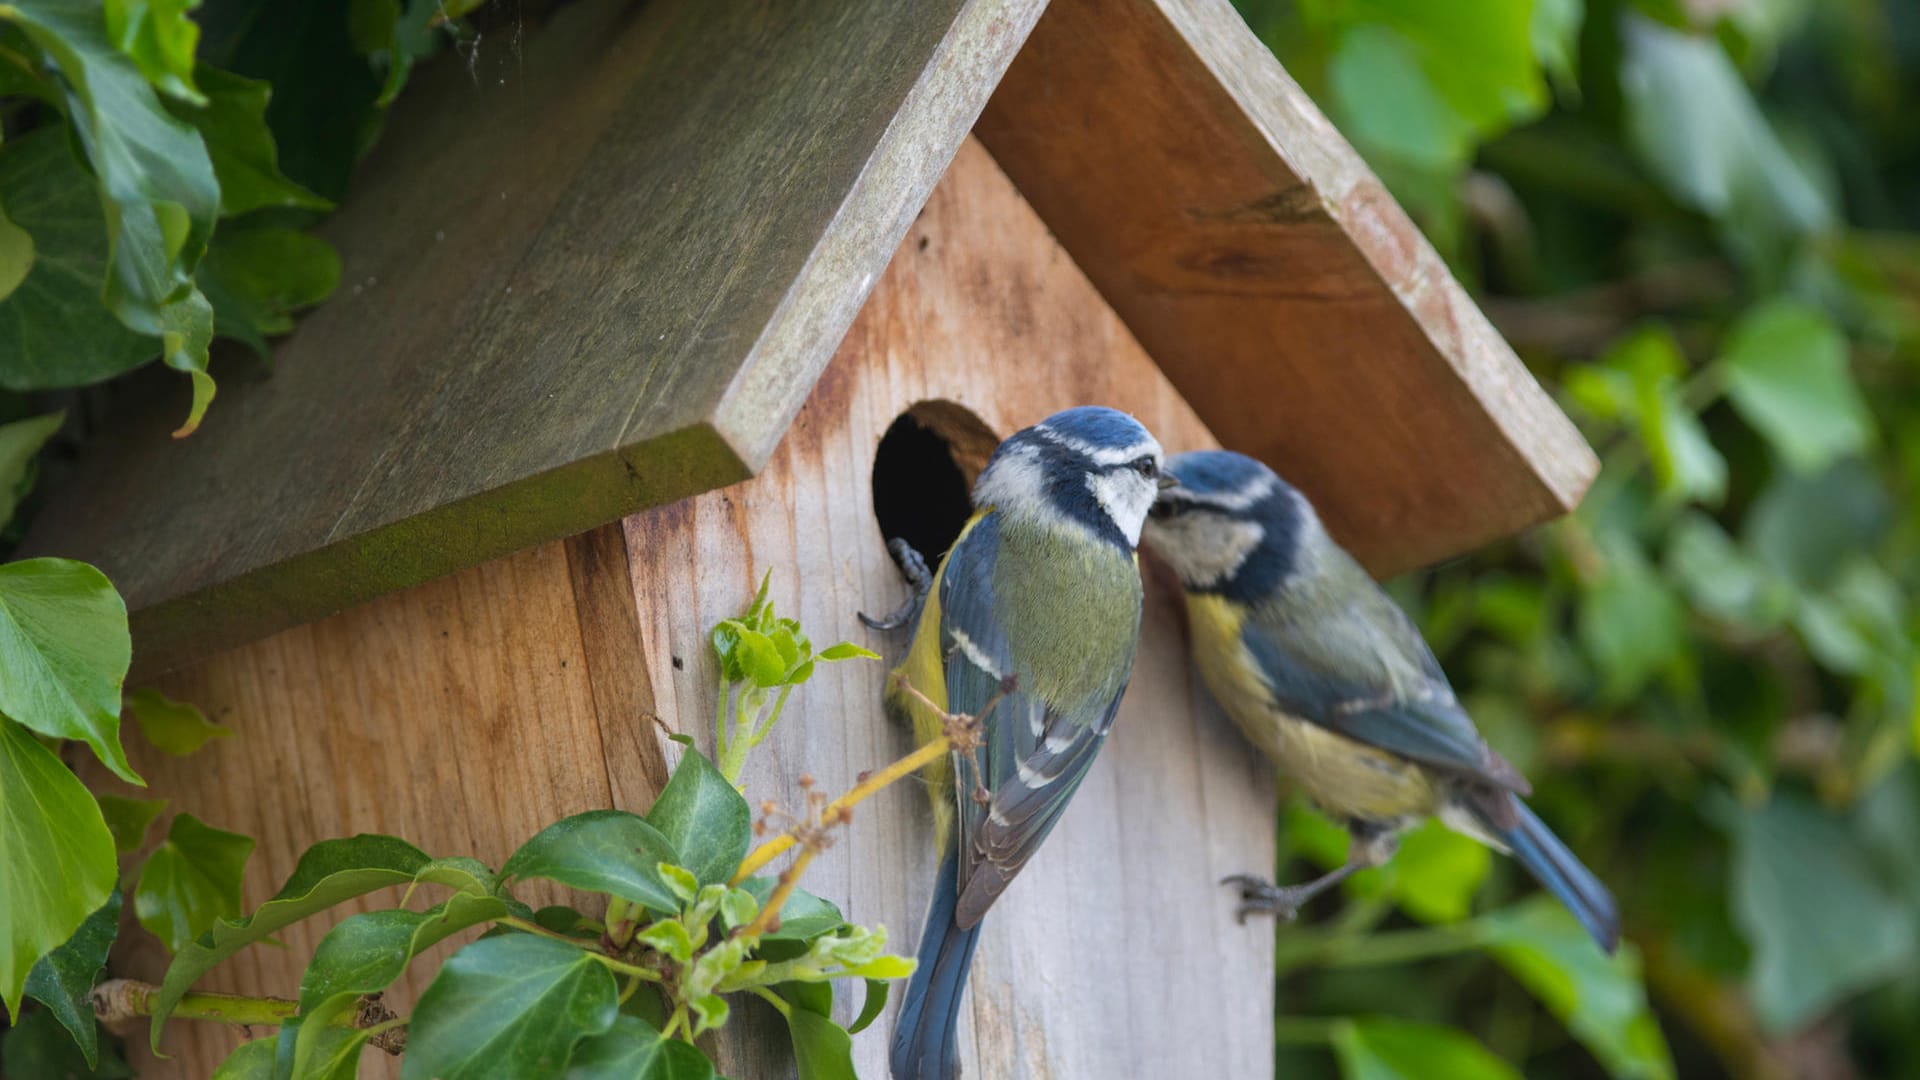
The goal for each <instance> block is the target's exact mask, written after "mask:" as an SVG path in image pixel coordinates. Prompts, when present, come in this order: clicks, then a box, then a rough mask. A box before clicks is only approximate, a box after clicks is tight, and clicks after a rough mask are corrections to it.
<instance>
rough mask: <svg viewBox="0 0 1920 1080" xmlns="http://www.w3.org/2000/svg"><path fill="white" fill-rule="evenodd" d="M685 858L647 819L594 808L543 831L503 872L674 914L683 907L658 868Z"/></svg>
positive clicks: (513, 858) (502, 873) (527, 844)
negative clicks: (583, 890) (598, 893)
mask: <svg viewBox="0 0 1920 1080" xmlns="http://www.w3.org/2000/svg"><path fill="white" fill-rule="evenodd" d="M680 861H681V860H680V855H679V853H678V852H677V851H675V850H674V846H673V842H672V841H671V840H668V839H667V838H666V837H665V836H664V835H662V834H661V832H660V830H659V829H656V828H654V827H653V826H652V825H651V824H649V823H648V822H647V820H646V819H645V818H643V817H640V816H639V815H637V814H629V813H627V812H626V811H624V810H589V811H587V812H586V813H584V814H575V815H574V816H572V817H570V818H566V819H564V820H561V821H557V822H555V823H554V824H552V825H549V826H547V827H546V828H545V829H542V830H541V831H540V833H539V835H537V836H535V837H534V838H533V839H531V840H529V841H527V842H526V843H525V844H522V845H521V846H520V850H518V851H516V852H514V853H513V857H512V858H510V859H508V860H507V864H506V865H505V866H503V867H501V868H500V876H501V877H502V878H503V879H505V878H515V877H528V878H545V879H546V880H548V881H557V882H559V883H560V884H562V885H567V886H571V887H573V888H575V889H586V890H587V891H589V892H600V893H608V894H610V895H613V896H618V897H620V898H621V899H622V900H630V901H632V902H634V903H636V904H645V905H646V906H647V907H649V908H651V909H653V910H654V911H657V912H660V913H662V914H666V915H671V914H674V913H676V912H678V911H679V910H680V899H679V897H677V896H675V895H674V893H673V890H672V889H671V888H669V887H668V886H667V883H666V882H665V881H664V880H662V879H661V877H660V868H659V867H660V864H661V863H663V862H664V863H671V864H673V865H676V866H677V865H680Z"/></svg>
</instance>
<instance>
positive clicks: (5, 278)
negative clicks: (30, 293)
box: [0, 203, 34, 300]
mask: <svg viewBox="0 0 1920 1080" xmlns="http://www.w3.org/2000/svg"><path fill="white" fill-rule="evenodd" d="M33 259H34V252H33V234H32V233H30V232H28V231H27V230H25V229H23V228H21V227H20V226H18V225H15V224H14V223H13V219H12V218H10V217H8V216H7V214H6V209H5V204H4V203H0V300H5V299H6V298H7V297H9V296H12V295H13V290H15V289H17V288H19V287H20V283H21V282H23V281H25V280H27V275H28V274H31V273H33Z"/></svg>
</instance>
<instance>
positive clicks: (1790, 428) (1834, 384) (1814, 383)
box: [1723, 300, 1873, 472]
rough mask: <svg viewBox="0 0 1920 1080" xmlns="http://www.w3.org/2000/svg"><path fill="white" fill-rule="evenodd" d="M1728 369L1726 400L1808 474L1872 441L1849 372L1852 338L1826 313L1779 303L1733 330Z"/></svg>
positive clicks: (1867, 418)
mask: <svg viewBox="0 0 1920 1080" xmlns="http://www.w3.org/2000/svg"><path fill="white" fill-rule="evenodd" d="M1723 362H1724V363H1725V364H1726V368H1727V396H1728V397H1729V398H1730V399H1731V400H1732V402H1733V407H1734V408H1736V409H1738V410H1739V411H1740V415H1741V416H1742V417H1743V418H1745V419H1746V421H1747V422H1748V423H1750V424H1752V425H1753V426H1754V428H1755V429H1756V430H1758V431H1759V432H1760V434H1762V435H1764V436H1766V439H1767V441H1768V443H1770V444H1771V445H1772V446H1773V448H1774V449H1775V450H1777V451H1778V452H1779V454H1780V457H1781V458H1782V459H1783V460H1784V461H1786V463H1787V464H1788V465H1789V466H1791V467H1793V468H1794V469H1797V470H1799V471H1801V472H1817V471H1819V470H1821V469H1824V468H1826V467H1827V466H1828V465H1831V464H1832V463H1833V462H1834V461H1835V460H1836V459H1838V458H1841V457H1844V456H1846V455H1849V454H1855V453H1859V452H1860V451H1862V450H1864V449H1866V448H1867V446H1868V445H1870V444H1871V443H1872V442H1873V418H1872V417H1871V416H1870V415H1869V414H1868V412H1867V404H1866V401H1865V400H1864V399H1863V398H1862V397H1861V396H1860V388H1859V387H1858V386H1857V385H1855V383H1854V381H1853V373H1852V372H1851V371H1850V370H1849V369H1848V367H1847V339H1846V337H1845V336H1844V335H1843V334H1841V332H1840V330H1839V328H1838V327H1836V326H1834V325H1833V324H1832V323H1831V322H1829V321H1828V320H1827V318H1826V316H1824V315H1822V314H1820V312H1818V311H1816V310H1814V309H1812V308H1809V307H1806V306H1805V305H1802V304H1799V303H1796V302H1794V301H1791V300H1777V301H1773V302H1771V303H1768V304H1763V305H1761V306H1760V307H1757V308H1755V309H1753V310H1752V311H1749V312H1747V313H1746V314H1745V315H1743V316H1742V317H1741V318H1740V321H1739V322H1737V323H1735V324H1734V327H1733V331H1732V333H1731V334H1730V335H1729V337H1728V340H1727V345H1726V350H1725V354H1724V357H1723Z"/></svg>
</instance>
